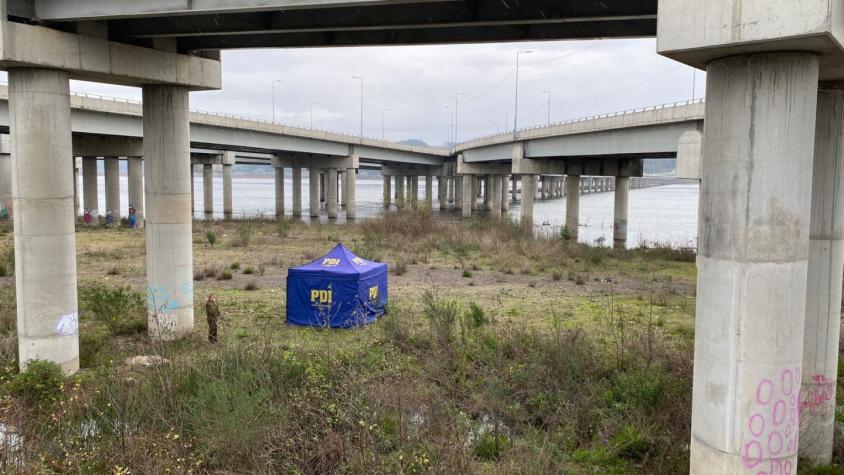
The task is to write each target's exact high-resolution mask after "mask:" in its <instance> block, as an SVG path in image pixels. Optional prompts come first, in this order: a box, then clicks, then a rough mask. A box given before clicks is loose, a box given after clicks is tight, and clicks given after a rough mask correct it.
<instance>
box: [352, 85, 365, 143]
mask: <svg viewBox="0 0 844 475" xmlns="http://www.w3.org/2000/svg"><path fill="white" fill-rule="evenodd" d="M352 79H360V141H361V142H363V76H352Z"/></svg>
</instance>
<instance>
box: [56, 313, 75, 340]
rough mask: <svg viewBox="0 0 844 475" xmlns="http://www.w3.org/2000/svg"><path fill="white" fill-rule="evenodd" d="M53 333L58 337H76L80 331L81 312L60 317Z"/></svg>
mask: <svg viewBox="0 0 844 475" xmlns="http://www.w3.org/2000/svg"><path fill="white" fill-rule="evenodd" d="M53 331H54V332H55V333H56V335H61V336H71V335H75V334H76V332H77V331H79V312H77V311H76V310H74V311H72V312H70V313H68V314H66V315H61V316H59V320H58V321H57V322H56V326H55V328H54V329H53Z"/></svg>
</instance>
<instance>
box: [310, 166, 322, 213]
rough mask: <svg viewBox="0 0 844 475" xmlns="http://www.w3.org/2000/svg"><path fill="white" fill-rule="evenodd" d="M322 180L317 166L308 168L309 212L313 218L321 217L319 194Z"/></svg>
mask: <svg viewBox="0 0 844 475" xmlns="http://www.w3.org/2000/svg"><path fill="white" fill-rule="evenodd" d="M321 181H322V177H321V176H320V173H319V169H317V168H309V169H308V201H309V203H308V208H309V210H308V211H309V213H310V215H311V217H312V218H319V195H320V191H321V187H320V182H321Z"/></svg>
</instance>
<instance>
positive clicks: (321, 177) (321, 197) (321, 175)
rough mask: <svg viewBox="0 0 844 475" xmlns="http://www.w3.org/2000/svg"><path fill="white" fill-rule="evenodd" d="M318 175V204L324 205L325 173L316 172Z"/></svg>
mask: <svg viewBox="0 0 844 475" xmlns="http://www.w3.org/2000/svg"><path fill="white" fill-rule="evenodd" d="M317 173H319V202H320V203H325V172H324V171H322V170H317Z"/></svg>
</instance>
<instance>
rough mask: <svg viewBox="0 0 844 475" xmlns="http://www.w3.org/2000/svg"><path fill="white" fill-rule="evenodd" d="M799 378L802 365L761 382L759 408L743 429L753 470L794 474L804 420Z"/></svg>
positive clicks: (745, 449)
mask: <svg viewBox="0 0 844 475" xmlns="http://www.w3.org/2000/svg"><path fill="white" fill-rule="evenodd" d="M772 376H773V375H772ZM777 376H778V377H777ZM799 381H800V368H784V369H782V370H781V371H780V372H779V374H777V375H776V376H774V377H772V378H762V379H761V380H759V382H758V383H757V385H756V394H755V396H756V401H755V402H756V407H755V410H754V411H753V412H752V413H751V415H750V417H748V419H747V424H746V426H745V427H746V428H747V429H746V430H745V431H743V434H744V435H743V438H744V441H743V443H742V454H741V455H742V462H743V464H744V467H745V468H746V469H749V470H752V472H751V473H754V474H757V475H763V474H764V475H792V471H793V466H794V464H793V457H794V456H795V455H796V453H795V451H796V449H797V434H798V432H799V431H798V427H799V426H798V424H799V423H800V416H799V409H800V407H799V406H800V399H799V398H797V397H796V391H795V389H794V388H795V385H797V384H798V383H799Z"/></svg>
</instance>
